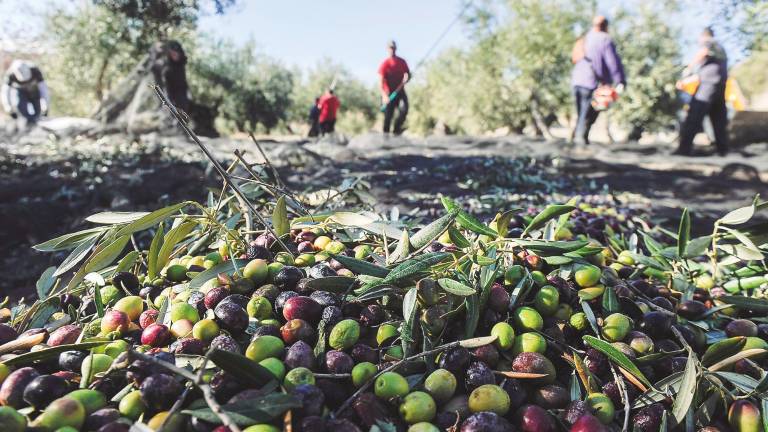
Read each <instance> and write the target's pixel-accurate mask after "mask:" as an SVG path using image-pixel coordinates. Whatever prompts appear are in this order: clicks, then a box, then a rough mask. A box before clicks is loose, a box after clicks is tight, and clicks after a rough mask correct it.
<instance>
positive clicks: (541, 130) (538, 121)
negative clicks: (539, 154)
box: [531, 94, 552, 139]
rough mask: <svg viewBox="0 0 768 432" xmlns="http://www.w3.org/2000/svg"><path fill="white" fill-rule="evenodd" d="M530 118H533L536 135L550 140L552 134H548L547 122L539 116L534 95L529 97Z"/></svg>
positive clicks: (537, 104) (537, 103)
mask: <svg viewBox="0 0 768 432" xmlns="http://www.w3.org/2000/svg"><path fill="white" fill-rule="evenodd" d="M531 118H533V125H534V128H535V129H536V135H543V136H544V138H546V139H552V134H551V133H550V132H549V127H548V126H547V122H546V121H544V117H543V116H542V115H541V112H539V101H538V99H537V98H536V95H535V94H534V95H532V96H531Z"/></svg>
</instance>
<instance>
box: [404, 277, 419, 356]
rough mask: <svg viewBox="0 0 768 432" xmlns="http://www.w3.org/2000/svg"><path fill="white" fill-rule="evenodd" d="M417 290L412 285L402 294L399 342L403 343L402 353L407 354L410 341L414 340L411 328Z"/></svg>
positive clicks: (413, 320) (414, 313)
mask: <svg viewBox="0 0 768 432" xmlns="http://www.w3.org/2000/svg"><path fill="white" fill-rule="evenodd" d="M417 299H418V290H417V289H416V287H413V288H411V289H409V290H408V292H407V293H405V295H404V296H403V325H402V326H401V328H400V342H401V343H402V345H403V355H404V356H406V357H407V356H408V354H409V351H410V346H411V343H412V342H413V341H414V338H413V329H414V328H415V327H414V325H413V324H414V322H415V321H416V311H417V310H418V304H417V302H416V300H417Z"/></svg>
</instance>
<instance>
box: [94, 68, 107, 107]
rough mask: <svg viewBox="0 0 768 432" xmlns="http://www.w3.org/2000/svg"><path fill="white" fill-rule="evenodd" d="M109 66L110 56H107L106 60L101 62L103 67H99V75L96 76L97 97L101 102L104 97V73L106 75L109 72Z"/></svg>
mask: <svg viewBox="0 0 768 432" xmlns="http://www.w3.org/2000/svg"><path fill="white" fill-rule="evenodd" d="M108 66H109V57H105V58H104V60H103V61H102V62H101V67H100V68H99V75H98V77H97V78H96V98H97V99H98V100H99V102H101V101H102V99H103V97H104V75H106V73H107V67H108Z"/></svg>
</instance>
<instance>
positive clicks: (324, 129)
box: [320, 119, 336, 135]
mask: <svg viewBox="0 0 768 432" xmlns="http://www.w3.org/2000/svg"><path fill="white" fill-rule="evenodd" d="M334 130H336V119H333V120H326V121H324V122H322V123H320V133H321V134H323V135H325V134H329V133H332V132H333V131H334Z"/></svg>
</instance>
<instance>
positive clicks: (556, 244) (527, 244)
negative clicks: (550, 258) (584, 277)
mask: <svg viewBox="0 0 768 432" xmlns="http://www.w3.org/2000/svg"><path fill="white" fill-rule="evenodd" d="M514 242H515V243H516V244H518V245H519V246H521V247H523V248H525V249H530V250H532V251H535V252H545V253H555V254H563V253H565V252H574V251H578V250H579V249H581V248H583V247H585V246H587V245H588V244H589V242H588V241H585V240H570V241H544V240H520V239H515V240H514ZM600 250H602V249H600Z"/></svg>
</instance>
